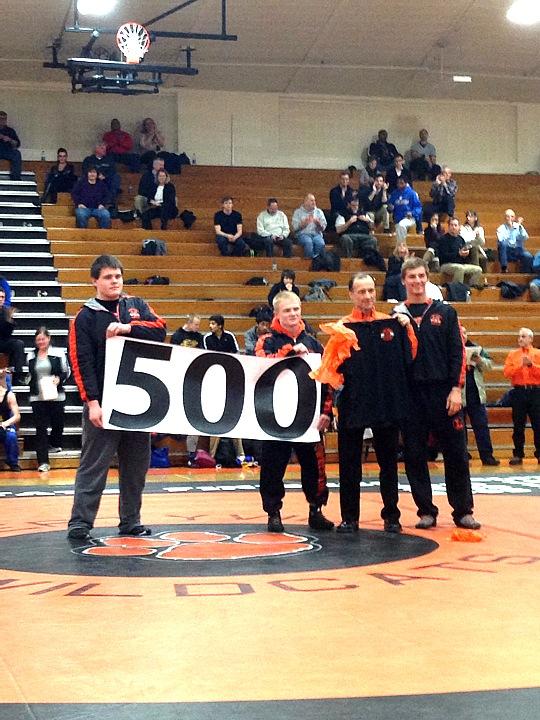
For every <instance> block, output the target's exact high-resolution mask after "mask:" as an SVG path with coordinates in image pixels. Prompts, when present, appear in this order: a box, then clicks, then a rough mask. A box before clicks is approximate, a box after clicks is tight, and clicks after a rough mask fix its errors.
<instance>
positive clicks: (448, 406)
mask: <svg viewBox="0 0 540 720" xmlns="http://www.w3.org/2000/svg"><path fill="white" fill-rule="evenodd" d="M401 278H402V280H403V284H404V285H405V290H406V291H407V300H406V301H405V302H404V303H401V304H400V305H396V306H395V308H394V312H395V313H404V314H406V315H408V316H409V317H410V318H411V320H412V321H413V327H414V329H415V332H416V336H417V339H418V352H417V355H416V359H415V361H414V363H413V368H412V382H411V394H412V399H413V413H411V416H410V417H409V421H408V423H407V425H406V427H405V433H404V440H405V470H406V472H407V477H408V479H409V483H410V485H411V490H413V489H414V491H415V492H416V497H415V502H416V504H417V506H418V515H419V518H420V519H419V521H418V522H417V524H416V527H417V528H419V529H423V530H425V529H427V528H432V527H435V525H436V524H437V514H438V509H437V507H436V506H435V505H434V504H433V498H432V491H431V484H430V480H429V469H428V464H427V453H426V449H427V439H428V433H429V431H430V430H432V431H433V432H435V434H436V436H437V438H438V440H439V442H440V445H441V449H442V454H443V458H444V476H445V482H446V494H447V496H448V502H449V503H450V505H451V506H452V509H453V512H452V517H453V519H454V523H455V524H456V525H457V526H458V527H462V528H466V529H468V530H477V529H478V528H479V527H480V523H479V522H478V521H477V520H475V518H474V516H473V496H472V489H471V477H470V474H469V463H468V459H467V440H466V435H465V421H464V417H463V409H462V402H461V392H462V388H463V385H464V382H465V366H466V361H465V349H464V346H463V337H462V334H461V329H460V325H459V320H458V316H457V313H456V311H455V310H454V308H453V307H452V306H451V305H447V304H446V303H443V302H440V301H437V300H430V299H429V298H428V296H427V294H426V283H427V281H428V269H427V264H426V263H425V262H424V260H422V259H420V258H416V257H415V258H411V259H410V260H406V261H405V262H404V263H403V267H402V269H401Z"/></svg>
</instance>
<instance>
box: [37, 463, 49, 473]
mask: <svg viewBox="0 0 540 720" xmlns="http://www.w3.org/2000/svg"><path fill="white" fill-rule="evenodd" d="M50 469H51V466H50V465H48V464H47V463H41V465H40V466H39V467H38V472H49V470H50Z"/></svg>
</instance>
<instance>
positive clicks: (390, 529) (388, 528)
mask: <svg viewBox="0 0 540 720" xmlns="http://www.w3.org/2000/svg"><path fill="white" fill-rule="evenodd" d="M402 530H403V528H402V527H401V523H400V522H399V521H398V520H385V521H384V532H387V533H394V534H397V533H400V532H401V531H402Z"/></svg>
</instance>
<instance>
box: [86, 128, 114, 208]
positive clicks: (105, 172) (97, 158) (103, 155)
mask: <svg viewBox="0 0 540 720" xmlns="http://www.w3.org/2000/svg"><path fill="white" fill-rule="evenodd" d="M92 167H93V168H95V169H96V170H97V172H98V177H99V179H100V180H104V181H105V182H106V183H107V187H108V188H109V206H113V207H114V206H116V198H117V196H118V195H119V194H120V184H121V182H122V179H121V177H120V175H119V174H118V173H117V172H116V165H115V162H114V160H113V159H112V157H111V156H110V155H107V146H106V145H105V143H103V142H100V143H98V144H97V145H96V148H95V150H94V154H93V155H87V156H86V157H85V158H84V160H83V163H82V172H83V176H84V175H85V174H86V173H87V172H88V170H89V168H92Z"/></svg>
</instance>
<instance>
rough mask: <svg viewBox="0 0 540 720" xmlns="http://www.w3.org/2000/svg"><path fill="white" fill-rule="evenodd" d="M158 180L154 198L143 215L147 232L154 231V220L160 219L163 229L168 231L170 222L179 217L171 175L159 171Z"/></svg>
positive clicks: (142, 218) (143, 222) (143, 224)
mask: <svg viewBox="0 0 540 720" xmlns="http://www.w3.org/2000/svg"><path fill="white" fill-rule="evenodd" d="M156 180H157V185H156V189H155V192H154V196H153V197H151V198H150V200H149V208H148V209H147V210H145V211H144V212H143V214H142V215H141V221H142V226H143V228H144V229H145V230H151V229H152V220H153V219H154V218H159V219H160V221H161V229H162V230H166V229H167V225H168V222H169V220H173V219H174V218H175V217H176V216H177V215H178V207H177V206H176V188H175V186H174V183H172V182H171V178H170V175H169V173H168V172H167V171H166V170H158V172H157V175H156Z"/></svg>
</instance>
